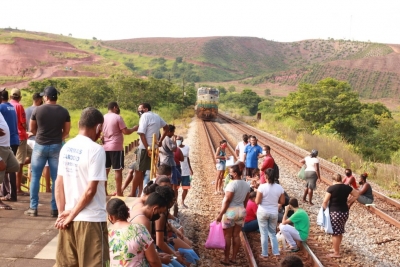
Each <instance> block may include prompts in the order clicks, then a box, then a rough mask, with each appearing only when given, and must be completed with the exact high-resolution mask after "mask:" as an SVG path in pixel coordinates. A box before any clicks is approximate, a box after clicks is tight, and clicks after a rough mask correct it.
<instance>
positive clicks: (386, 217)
mask: <svg viewBox="0 0 400 267" xmlns="http://www.w3.org/2000/svg"><path fill="white" fill-rule="evenodd" d="M219 117H221V118H222V119H223V120H226V121H228V122H233V123H232V124H233V125H234V127H237V128H239V129H241V130H242V131H245V132H248V130H249V128H250V129H251V130H253V131H255V132H257V133H258V134H260V135H261V136H262V138H265V139H267V140H268V142H269V144H271V143H273V144H275V145H276V147H283V148H284V149H286V150H288V151H290V152H291V153H293V154H295V155H297V156H299V157H301V158H303V156H302V155H300V154H299V153H298V152H296V151H293V150H291V149H288V148H285V147H284V146H283V145H282V144H280V143H278V142H276V141H274V140H272V139H271V138H269V137H267V136H266V135H265V133H264V132H262V131H260V130H258V129H256V128H254V127H252V126H249V125H247V124H245V123H243V122H240V121H237V120H235V119H233V118H230V117H228V116H226V115H222V114H219ZM260 143H264V142H263V141H262V140H260ZM271 149H273V148H272V147H271ZM273 151H274V153H276V154H279V155H280V156H282V157H284V158H286V159H288V160H289V161H291V162H292V163H293V164H295V165H297V166H298V167H300V166H302V165H303V164H302V163H300V162H299V161H297V160H295V159H292V158H290V157H287V155H286V154H285V153H284V152H282V151H279V149H276V148H275V149H273ZM320 166H321V169H324V170H325V171H327V172H330V173H336V171H334V170H332V169H330V168H329V167H326V166H324V165H320ZM321 180H322V181H323V182H324V183H325V184H327V185H332V181H331V180H330V179H328V178H326V177H324V176H322V175H321ZM373 194H374V196H376V197H378V198H380V199H382V200H384V201H385V202H386V203H388V204H391V205H393V206H395V207H397V208H400V202H398V201H396V200H394V199H392V198H390V197H388V196H385V195H384V194H382V193H380V192H378V191H376V190H373ZM366 208H367V209H368V210H369V211H370V212H371V213H374V214H375V215H377V216H379V217H380V218H382V219H383V220H385V221H386V222H388V223H390V224H391V225H393V226H396V227H397V228H399V229H400V222H399V221H398V220H397V219H395V218H393V217H392V216H390V215H389V214H387V213H385V212H384V211H382V210H381V209H379V208H377V207H375V206H368V207H366Z"/></svg>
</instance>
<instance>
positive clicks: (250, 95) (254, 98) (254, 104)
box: [239, 89, 261, 115]
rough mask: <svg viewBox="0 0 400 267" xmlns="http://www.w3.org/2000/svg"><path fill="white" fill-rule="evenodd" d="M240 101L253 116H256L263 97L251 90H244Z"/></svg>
mask: <svg viewBox="0 0 400 267" xmlns="http://www.w3.org/2000/svg"><path fill="white" fill-rule="evenodd" d="M239 101H240V102H241V103H242V104H244V106H245V107H247V108H248V109H249V111H250V113H251V114H253V115H254V114H256V112H257V110H258V103H260V102H261V97H259V96H258V95H257V94H256V93H255V92H253V91H252V90H251V89H244V90H243V91H242V93H241V94H240V98H239Z"/></svg>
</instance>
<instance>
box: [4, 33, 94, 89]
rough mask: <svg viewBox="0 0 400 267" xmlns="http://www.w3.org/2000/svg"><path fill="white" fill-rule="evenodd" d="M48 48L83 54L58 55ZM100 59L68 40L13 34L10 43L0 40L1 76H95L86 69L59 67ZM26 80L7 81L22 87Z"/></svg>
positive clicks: (33, 78)
mask: <svg viewBox="0 0 400 267" xmlns="http://www.w3.org/2000/svg"><path fill="white" fill-rule="evenodd" d="M49 51H56V52H61V53H63V52H70V53H78V54H83V55H84V57H81V58H57V57H55V56H53V55H52V54H51V53H49ZM85 54H86V55H87V56H85ZM99 59H100V58H99V57H97V56H95V55H92V54H89V53H87V52H85V51H82V50H79V49H76V48H75V47H74V46H72V45H71V44H69V43H65V42H57V41H40V40H30V39H22V38H15V42H14V43H13V44H0V76H19V77H25V78H26V77H28V78H29V79H30V80H39V79H44V78H50V77H55V76H56V77H70V76H95V74H93V73H89V72H84V73H77V72H74V71H62V70H60V68H65V67H71V68H72V69H73V67H74V66H76V65H77V64H82V63H83V64H90V63H92V62H95V61H98V60H99ZM27 83H28V82H22V83H13V82H9V83H8V84H6V85H11V84H12V85H13V86H15V87H24V86H26V84H27Z"/></svg>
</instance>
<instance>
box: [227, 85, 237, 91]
mask: <svg viewBox="0 0 400 267" xmlns="http://www.w3.org/2000/svg"><path fill="white" fill-rule="evenodd" d="M228 91H229V92H230V93H233V92H235V91H236V88H235V86H233V85H231V86H229V88H228Z"/></svg>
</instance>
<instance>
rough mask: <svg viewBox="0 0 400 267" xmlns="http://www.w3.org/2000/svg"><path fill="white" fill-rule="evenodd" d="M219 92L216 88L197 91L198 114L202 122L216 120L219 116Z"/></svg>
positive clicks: (203, 88) (196, 107) (201, 88)
mask: <svg viewBox="0 0 400 267" xmlns="http://www.w3.org/2000/svg"><path fill="white" fill-rule="evenodd" d="M218 101H219V91H218V89H216V88H210V87H200V88H199V89H197V101H196V106H195V109H196V114H197V117H198V118H200V119H202V120H214V119H215V118H216V117H217V115H218Z"/></svg>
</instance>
